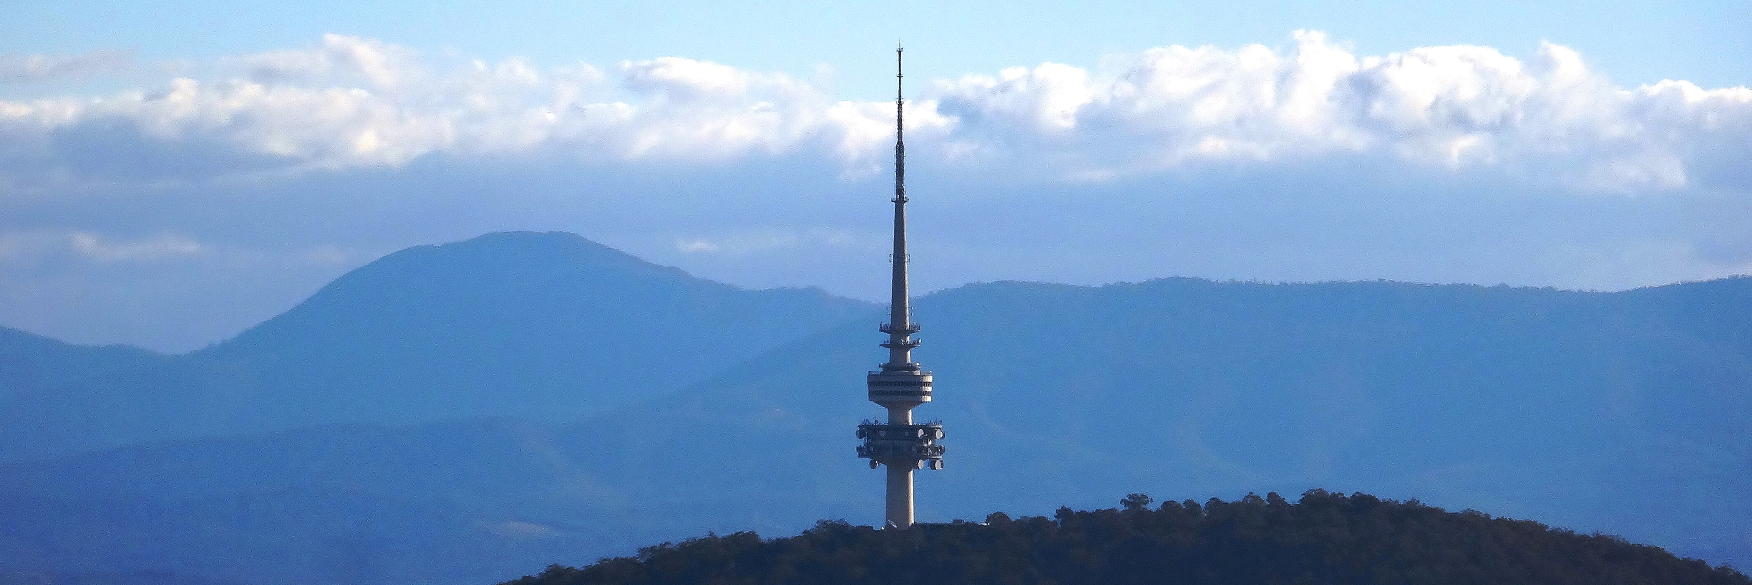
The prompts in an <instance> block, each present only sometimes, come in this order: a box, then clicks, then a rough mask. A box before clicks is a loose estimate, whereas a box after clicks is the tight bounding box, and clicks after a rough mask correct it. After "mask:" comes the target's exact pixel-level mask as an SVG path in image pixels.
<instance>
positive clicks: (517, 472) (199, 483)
mask: <svg viewBox="0 0 1752 585" xmlns="http://www.w3.org/2000/svg"><path fill="white" fill-rule="evenodd" d="M446 248H447V247H438V248H427V249H416V250H427V252H424V253H431V251H442V250H445V249H446ZM391 258H394V256H392V257H391ZM385 260H386V261H388V260H389V258H386V259H385ZM363 270H364V269H362V271H363ZM653 270H656V271H657V272H659V273H660V272H661V271H662V270H661V269H653ZM459 272H461V273H463V274H472V273H473V271H471V270H467V269H463V270H460V271H459ZM386 278H387V277H386ZM344 280H345V279H343V281H344ZM398 282H400V281H397V280H395V279H388V280H385V281H379V282H376V283H374V284H373V285H372V286H366V287H362V288H360V289H358V290H371V291H393V290H405V287H399V286H396V284H397V283H398ZM420 282H422V283H423V286H427V287H432V288H448V287H450V286H452V285H450V284H447V283H446V282H445V281H444V280H443V279H438V278H434V279H428V280H423V281H420ZM684 282H687V281H684ZM341 285H342V281H337V283H336V285H335V286H332V287H330V288H329V289H325V290H324V292H323V293H322V294H319V295H318V296H319V297H321V296H322V295H323V294H329V295H337V296H334V297H332V298H333V299H334V300H331V301H325V302H329V303H333V304H334V305H335V306H341V307H369V306H370V303H365V302H360V303H353V302H351V301H347V299H348V297H350V296H352V295H353V294H355V293H352V292H348V291H349V290H354V289H351V288H350V286H351V285H349V286H345V287H344V286H341ZM702 286H703V285H702ZM716 286H722V285H716ZM742 292H745V293H746V292H747V291H742ZM343 293H344V294H343ZM786 294H800V293H792V292H787V293H786ZM312 300H313V303H312V304H307V305H306V306H312V307H321V306H323V305H322V304H316V303H314V301H315V300H316V299H312ZM373 302H382V301H373ZM917 307H918V308H917V311H916V318H917V320H918V321H920V322H921V323H923V324H924V326H925V328H926V329H925V332H924V333H923V335H922V336H923V338H924V340H925V342H926V344H925V345H924V346H923V347H921V348H920V349H919V350H918V352H917V354H916V355H917V356H918V358H919V359H920V360H921V361H922V362H924V364H925V365H926V366H927V367H929V368H931V369H933V370H935V372H936V377H937V389H936V396H937V402H935V403H932V404H928V405H926V406H924V407H921V408H920V409H919V410H918V411H917V415H918V416H920V417H922V418H926V419H932V418H940V419H942V420H943V421H944V422H945V425H946V427H947V430H948V434H949V436H948V439H947V440H946V441H945V442H946V444H947V445H948V446H949V449H950V451H949V454H948V468H947V469H945V470H943V471H940V472H925V473H921V474H920V476H919V488H918V489H919V504H920V511H919V513H920V517H921V520H923V521H942V520H948V519H951V518H983V517H984V516H985V515H986V514H987V513H989V512H991V511H994V510H1003V511H1006V512H1009V513H1011V514H1048V513H1050V512H1051V510H1053V509H1055V508H1057V507H1058V506H1061V505H1069V506H1073V507H1083V508H1088V507H1103V506H1107V505H1111V502H1112V501H1114V500H1115V499H1116V498H1117V497H1118V496H1119V495H1123V494H1125V493H1130V492H1139V491H1142V492H1148V493H1150V494H1152V495H1155V496H1157V497H1160V498H1165V499H1176V500H1179V499H1185V498H1192V499H1200V500H1202V499H1204V498H1206V497H1210V496H1220V497H1224V498H1231V499H1232V498H1234V497H1238V496H1239V495H1242V494H1245V493H1247V492H1259V493H1264V492H1265V491H1268V490H1271V491H1278V492H1280V493H1285V494H1297V493H1301V492H1302V491H1304V490H1306V489H1310V488H1315V487H1322V488H1326V489H1330V490H1338V491H1366V492H1371V493H1375V494H1380V495H1383V496H1387V497H1396V498H1419V499H1421V500H1423V501H1424V502H1427V503H1430V504H1433V505H1438V506H1443V507H1446V508H1449V509H1463V508H1476V509H1479V510H1482V511H1485V512H1488V513H1491V514H1495V515H1500V516H1509V517H1520V518H1531V519H1536V520H1539V521H1542V522H1547V523H1551V524H1554V525H1558V526H1564V527H1570V528H1573V529H1576V530H1579V531H1583V532H1591V531H1603V532H1608V533H1616V534H1621V535H1623V536H1625V537H1627V538H1629V539H1631V540H1633V541H1638V542H1647V543H1652V544H1656V545H1660V546H1665V547H1668V548H1669V549H1670V550H1673V551H1674V552H1677V553H1679V554H1682V555H1692V556H1701V557H1702V558H1705V559H1707V560H1710V561H1712V562H1718V563H1719V562H1729V563H1733V564H1735V565H1736V566H1739V567H1741V568H1742V569H1743V568H1745V567H1747V566H1749V565H1752V541H1749V540H1748V539H1747V536H1746V535H1747V534H1752V503H1749V502H1748V501H1746V500H1745V498H1744V495H1745V494H1748V493H1752V439H1749V438H1748V435H1747V433H1745V432H1744V430H1745V429H1746V428H1752V427H1749V425H1752V394H1749V393H1748V388H1752V313H1749V312H1748V311H1747V309H1748V308H1749V307H1752V279H1747V278H1738V279H1728V280H1720V281H1712V282H1701V283H1689V284H1680V285H1672V286H1665V287H1656V288H1649V289H1640V290H1634V291H1627V292H1618V293H1591V292H1574V291H1558V290H1550V289H1528V288H1510V287H1477V286H1432V285H1417V284H1405V283H1389V282H1374V283H1327V284H1288V285H1281V284H1280V285H1272V284H1254V283H1215V282H1209V281H1202V280H1191V279H1165V280H1157V281H1150V282H1145V283H1137V284H1118V285H1110V286H1102V287H1077V286H1062V285H1046V284H1031V283H992V284H982V285H971V286H967V287H962V288H958V289H954V290H950V291H944V292H941V293H937V294H934V295H930V296H927V297H925V298H922V299H920V300H919V302H918V304H917ZM359 310H362V311H366V312H367V313H369V311H368V310H366V309H359ZM459 310H460V309H459ZM581 310H582V309H581ZM845 310H846V311H848V313H847V315H850V316H849V317H847V318H845V319H844V322H843V324H841V325H838V326H832V327H826V328H819V327H818V328H817V330H816V331H815V332H813V333H810V332H807V331H800V330H799V331H794V332H793V333H792V336H791V337H790V339H791V341H789V342H785V343H782V344H775V345H774V346H772V347H770V348H769V349H766V350H764V351H759V352H755V351H749V352H748V353H747V354H745V355H740V356H735V357H729V358H726V362H730V361H736V360H738V359H740V361H739V362H737V363H727V364H726V365H723V366H709V365H701V366H699V367H700V368H701V369H702V370H707V369H710V370H712V371H710V372H707V373H704V374H700V375H698V376H697V377H696V378H695V380H694V381H692V383H691V384H690V383H686V382H678V383H677V385H676V386H672V387H671V388H672V391H669V392H649V393H640V394H636V395H633V396H625V395H623V396H621V397H620V398H617V399H616V400H617V401H618V404H612V403H614V402H615V401H605V402H603V404H612V405H608V406H603V407H601V409H598V410H594V411H587V410H583V409H581V410H579V411H576V412H578V413H579V414H577V415H576V416H571V417H567V416H563V414H564V413H553V412H544V413H537V414H539V416H530V415H529V412H527V411H525V410H522V409H524V408H526V407H525V406H524V405H500V406H497V407H494V408H491V409H482V410H486V411H487V412H485V414H492V415H496V418H461V417H460V416H452V418H450V419H448V420H438V418H439V417H441V416H444V414H443V413H445V412H447V411H441V410H428V411H423V412H431V413H433V414H431V417H432V418H431V419H429V420H428V422H421V421H420V417H410V416H400V415H395V414H394V413H391V414H390V415H384V416H380V417H377V420H367V417H357V418H355V419H353V422H352V423H350V424H322V425H314V426H313V425H307V424H305V423H303V422H300V421H305V420H315V419H320V418H322V417H308V416H305V415H304V414H303V413H299V416H301V417H304V418H294V419H291V420H288V421H278V424H277V425H274V426H275V427H277V428H282V429H284V430H278V431H273V432H259V433H252V434H238V433H235V432H233V433H228V434H223V435H215V436H207V437H202V438H192V439H184V440H177V441H156V442H150V443H142V444H135V445H129V446H124V447H119V448H113V449H106V450H102V451H97V452H89V453H83V454H76V455H66V456H60V457H55V458H52V459H43V460H36V461H28V462H15V463H13V464H11V465H8V466H5V467H3V468H0V504H3V505H0V565H16V564H18V563H21V562H23V561H30V562H35V563H38V564H42V565H44V566H47V567H49V568H55V569H59V570H66V571H111V572H127V571H134V570H139V569H142V568H150V569H175V570H176V571H178V572H184V573H188V574H191V575H198V576H206V577H212V578H222V579H230V580H240V581H248V582H256V583H377V582H389V581H396V582H432V583H489V582H496V580H503V579H506V578H510V577H514V576H516V575H518V574H523V573H530V572H534V571H537V570H539V569H540V568H541V567H543V566H546V565H547V564H548V563H556V562H557V563H565V564H572V565H579V564H585V563H589V562H591V561H594V560H595V559H596V558H598V557H601V556H606V555H612V554H627V553H630V552H631V551H632V550H633V549H634V548H635V547H637V546H642V545H647V544H652V543H654V542H659V541H661V540H669V539H680V538H685V537H688V536H694V535H699V534H704V533H705V532H707V531H717V532H719V533H729V532H734V531H739V530H751V529H752V530H757V531H760V532H762V533H763V534H768V535H782V534H788V533H795V532H796V531H798V530H801V529H803V528H806V527H808V526H809V525H811V524H812V523H813V522H814V520H816V519H820V518H846V519H849V520H852V521H853V522H868V521H872V520H873V519H875V518H879V517H880V513H881V512H880V509H879V506H880V502H881V499H880V489H881V486H880V483H881V480H880V472H877V471H871V470H869V469H868V468H867V467H865V466H864V464H863V463H864V462H863V461H861V460H858V459H857V458H856V457H855V456H854V455H853V453H852V449H853V445H854V443H855V440H854V439H853V437H852V433H851V431H852V429H853V428H854V426H855V424H856V422H857V421H858V420H859V419H861V418H866V417H870V416H875V415H876V414H877V409H876V407H875V406H874V405H872V404H869V403H868V402H867V401H865V399H864V396H863V390H864V389H863V384H862V382H863V380H862V373H863V371H865V370H867V369H870V368H872V367H874V365H875V364H876V362H878V361H880V360H881V358H882V356H883V354H882V350H881V348H878V347H876V346H875V343H876V342H877V341H878V340H879V338H880V335H879V334H878V333H877V332H876V331H874V327H873V326H872V325H871V323H872V322H873V320H872V319H870V318H868V315H867V314H863V313H859V311H867V310H868V308H867V307H863V306H861V305H855V304H854V305H849V308H847V309H845ZM296 312H297V311H294V313H296ZM426 314H427V315H430V316H432V317H433V318H442V317H443V316H444V315H446V313H443V312H431V313H426ZM348 316H350V317H348ZM291 317H292V314H291V313H289V314H288V315H287V316H285V317H282V318H287V319H290V318H291ZM341 318H352V319H354V320H359V319H371V318H375V317H370V316H369V315H366V316H360V315H359V313H351V312H348V311H346V310H339V309H333V310H330V309H323V310H314V309H313V310H312V311H311V312H309V313H306V314H304V315H302V316H299V317H298V318H297V319H293V320H289V321H286V323H305V324H306V325H301V326H297V327H292V326H287V327H288V328H287V329H284V330H276V329H274V328H270V327H269V324H264V326H263V327H261V328H258V329H256V330H252V331H251V332H250V333H249V334H245V335H244V336H240V337H239V338H238V339H237V340H235V341H234V342H231V343H228V344H224V345H221V346H217V347H214V348H211V349H209V350H207V351H204V352H200V353H198V354H196V356H199V358H200V359H203V360H212V361H211V362H209V363H220V364H248V365H249V367H251V368H265V366H263V365H261V364H273V363H280V362H275V361H273V360H274V359H279V360H285V359H290V358H288V357H286V356H294V355H297V354H295V353H293V351H294V350H290V349H264V348H300V347H305V348H308V347H316V346H320V345H321V344H323V343H331V342H332V343H344V342H345V341H346V340H347V339H348V338H350V337H353V336H365V335H366V332H369V331H372V330H373V329H371V328H369V327H366V328H364V329H363V331H364V332H361V333H349V334H335V335H331V336H316V337H313V338H310V339H308V340H305V341H288V340H286V339H296V336H294V335H292V334H290V333H280V332H278V331H310V330H320V329H322V328H323V327H335V328H338V329H339V330H341V331H348V330H347V329H345V327H352V325H347V326H341V325H333V324H329V325H323V324H324V323H327V322H329V321H331V320H334V319H341ZM407 319H408V320H407V321H399V322H396V323H401V324H400V325H395V326H388V325H385V326H382V328H381V329H375V330H388V329H396V328H403V329H409V330H414V331H434V330H442V327H443V326H442V325H434V324H432V323H425V322H420V321H419V320H418V319H415V318H413V317H407ZM825 320H826V319H825V318H823V319H822V320H816V321H808V323H812V324H819V323H821V322H822V321H825ZM276 321H278V319H276ZM385 322H394V321H389V320H387V319H386V320H385ZM272 323H273V322H270V324H272ZM525 326H527V325H525ZM480 327H481V329H479V330H478V331H480V332H482V333H481V334H482V335H499V336H514V335H515V334H513V333H508V332H504V331H496V330H495V328H494V327H493V321H491V320H487V321H483V323H482V324H481V325H480ZM682 330H685V329H682ZM757 330H758V331H760V332H762V333H763V334H765V333H771V331H770V330H769V326H767V325H762V326H760V327H759V328H758V329H757ZM283 338H284V339H283ZM501 338H503V337H495V338H494V339H501ZM464 339H466V338H464ZM410 343H413V342H410ZM432 343H435V344H436V347H443V345H442V344H441V343H438V342H432ZM556 343H558V342H556ZM564 343H576V342H575V341H565V342H564ZM343 347H345V348H348V351H360V352H368V351H378V352H379V353H374V354H371V355H373V356H375V357H373V358H372V359H374V360H388V361H389V362H393V361H395V360H398V359H408V360H416V362H415V363H420V364H426V366H425V367H446V366H445V364H434V363H433V362H432V361H418V360H421V359H424V358H419V357H417V356H413V357H406V358H398V357H396V354H393V353H387V352H385V351H381V350H375V349H371V348H365V347H361V346H358V345H343ZM531 347H532V346H531ZM691 347H698V346H691ZM578 349H579V348H578V347H562V348H555V349H549V350H548V351H554V352H563V351H576V350H578ZM531 351H534V350H531ZM262 356H279V357H275V358H272V359H270V358H268V357H262ZM246 358H247V359H246ZM176 359H183V358H176ZM330 359H342V358H330ZM471 359H475V358H469V357H467V356H466V355H460V354H458V355H455V357H453V359H452V361H455V362H458V363H491V362H486V361H481V362H473V361H470V360H471ZM675 359H676V360H678V363H685V362H684V360H687V359H692V358H691V356H676V357H675ZM250 360H255V361H250ZM387 363H388V362H386V364H387ZM358 367H361V368H365V367H367V366H358ZM381 367H382V369H384V370H395V369H400V368H399V367H395V366H391V365H384V366H381ZM448 367H456V368H461V366H454V365H452V366H448ZM262 371H271V369H264V370H262ZM360 375H361V376H364V375H365V374H360ZM387 383H388V382H386V384H387ZM406 387H408V388H412V387H413V385H407V386H406ZM284 388H285V389H284V390H283V391H284V392H288V393H293V394H292V398H296V396H297V394H296V393H297V392H305V391H308V392H312V393H313V396H317V397H322V396H323V394H322V392H329V391H330V390H327V389H322V388H315V389H300V387H290V386H287V387H284ZM572 391H573V392H576V393H578V394H580V396H576V397H574V399H575V400H576V401H578V402H580V403H590V402H591V401H594V400H596V398H595V397H593V396H587V395H585V394H589V393H592V392H606V390H600V389H597V388H596V387H591V386H578V387H576V388H575V389H574V390H572ZM500 392H501V394H497V395H495V396H497V398H495V399H496V400H500V401H504V402H516V401H517V400H519V397H518V395H517V394H516V392H518V390H516V389H504V390H500ZM410 395H411V396H414V397H415V398H413V399H409V398H406V396H410ZM418 396H419V394H418V392H417V391H415V390H406V391H400V390H398V391H394V392H391V391H385V393H384V395H383V397H382V398H380V399H375V400H381V402H380V403H377V404H381V405H382V407H383V408H391V407H393V406H394V405H395V400H415V399H418ZM404 407H405V408H407V409H411V410H416V411H420V410H421V409H425V408H428V407H427V406H425V405H424V403H418V402H415V403H410V404H406V405H404ZM372 408H377V407H371V408H362V409H361V410H360V411H359V412H364V413H373V412H377V411H374V410H372ZM466 410H467V409H458V410H453V411H448V412H450V413H456V412H462V411H466ZM109 414H110V415H112V416H114V417H117V418H122V417H126V416H127V414H126V413H122V412H112V413H109ZM557 414H558V415H557ZM331 418H333V417H331ZM410 423H417V424H410Z"/></svg>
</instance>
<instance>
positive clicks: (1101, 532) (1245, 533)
mask: <svg viewBox="0 0 1752 585" xmlns="http://www.w3.org/2000/svg"><path fill="white" fill-rule="evenodd" d="M1150 503H1151V502H1150V499H1149V497H1148V496H1144V495H1142V494H1133V495H1131V496H1127V497H1126V499H1125V500H1123V501H1122V502H1121V504H1122V505H1123V506H1124V509H1123V510H1121V509H1106V510H1096V511H1093V512H1077V511H1072V510H1071V509H1069V508H1060V509H1059V511H1058V513H1057V514H1056V515H1055V517H1054V518H1050V519H1049V518H1044V517H1024V518H1019V519H1015V520H1011V519H1010V518H1008V517H1007V516H1005V515H1004V514H1002V513H994V514H992V515H990V516H988V517H987V518H986V521H985V523H983V524H982V523H971V522H960V521H957V522H955V523H952V524H936V525H919V526H918V527H916V528H915V529H912V530H905V531H882V530H875V529H873V528H870V527H867V526H851V525H849V524H846V523H844V522H827V521H823V522H820V523H817V524H816V526H815V528H813V529H810V530H807V531H805V532H803V533H802V534H800V535H798V536H794V537H790V538H778V539H773V540H764V541H763V540H761V538H760V537H759V536H757V535H755V534H754V533H752V532H739V533H736V534H731V535H729V536H707V537H705V538H697V539H692V540H688V541H686V542H683V543H681V544H679V545H674V544H670V543H664V544H662V545H658V546H652V547H647V548H644V549H641V550H640V551H639V554H638V556H637V557H621V558H612V559H603V560H601V561H598V562H597V563H596V564H594V565H590V566H587V567H584V568H582V569H578V568H570V567H562V566H557V565H556V566H550V567H548V569H547V570H546V571H544V572H542V573H541V574H540V575H536V576H528V577H524V578H522V579H518V580H516V581H510V582H507V583H505V584H504V585H584V584H592V585H594V584H623V583H624V584H635V583H638V584H659V583H678V584H679V583H721V584H731V583H749V584H757V583H758V584H769V583H797V584H804V583H823V584H827V583H832V584H855V583H871V584H878V583H879V584H882V585H901V584H909V583H919V584H927V583H928V584H942V583H957V584H972V583H1040V584H1046V583H1063V584H1073V583H1091V584H1094V583H1099V584H1103V585H1118V584H1125V583H1199V584H1210V585H1217V584H1227V583H1235V584H1248V585H1253V584H1260V583H1311V584H1312V583H1320V584H1350V583H1356V584H1364V583H1368V584H1376V583H1378V584H1382V585H1386V584H1396V585H1397V584H1432V585H1433V584H1447V583H1454V584H1461V583H1465V584H1484V583H1540V584H1547V585H1566V584H1576V585H1583V584H1587V585H1594V584H1601V583H1639V584H1649V585H1657V584H1665V583H1673V584H1680V583H1683V584H1689V585H1697V584H1723V585H1727V584H1746V583H1752V579H1748V578H1747V577H1746V576H1745V575H1743V574H1740V573H1738V572H1736V571H1734V570H1732V569H1730V568H1728V567H1726V566H1721V567H1715V568H1712V567H1710V566H1709V565H1708V564H1707V563H1705V562H1703V561H1700V560H1695V559H1681V558H1679V557H1676V556H1674V555H1672V554H1671V553H1668V552H1667V551H1665V550H1662V549H1660V548H1657V547H1652V546H1645V545H1638V544H1632V543H1629V542H1625V541H1624V540H1622V539H1619V538H1616V537H1612V536H1603V535H1583V534H1576V533H1574V532H1570V531H1567V530H1561V529H1553V528H1550V527H1547V526H1545V525H1543V524H1540V523H1537V522H1531V521H1525V520H1510V519H1506V518H1492V517H1490V516H1488V515H1485V514H1482V513H1479V512H1475V511H1470V510H1468V511H1465V512H1459V513H1453V512H1446V511H1443V510H1442V509H1440V508H1434V507H1430V506H1425V505H1422V504H1420V503H1418V502H1417V501H1415V500H1414V501H1410V502H1396V501H1393V500H1381V499H1378V498H1376V497H1374V496H1370V495H1366V494H1361V493H1358V494H1353V495H1350V496H1345V495H1342V494H1334V493H1328V492H1325V491H1322V490H1312V491H1309V492H1307V493H1305V494H1303V495H1302V498H1301V500H1300V501H1299V502H1297V503H1290V502H1288V501H1285V500H1284V499H1283V498H1282V497H1279V496H1278V495H1277V494H1276V493H1271V494H1268V495H1267V496H1266V497H1264V498H1260V497H1258V496H1255V495H1248V496H1247V497H1245V498H1242V499H1240V500H1238V501H1234V502H1224V501H1222V500H1219V499H1216V498H1212V499H1211V500H1209V501H1207V502H1205V503H1204V504H1202V505H1201V504H1199V503H1197V502H1194V501H1192V500H1187V501H1186V502H1185V503H1180V502H1166V503H1163V504H1162V505H1161V506H1160V507H1159V508H1155V509H1151V508H1150V507H1149V504H1150Z"/></svg>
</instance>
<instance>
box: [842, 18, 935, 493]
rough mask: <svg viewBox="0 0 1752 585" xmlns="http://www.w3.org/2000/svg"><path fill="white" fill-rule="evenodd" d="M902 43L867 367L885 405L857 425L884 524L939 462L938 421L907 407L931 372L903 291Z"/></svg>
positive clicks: (924, 393) (877, 399)
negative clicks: (884, 288)
mask: <svg viewBox="0 0 1752 585" xmlns="http://www.w3.org/2000/svg"><path fill="white" fill-rule="evenodd" d="M902 50H903V49H901V48H895V50H894V67H895V75H894V78H895V82H894V256H893V258H892V260H891V262H892V264H893V265H894V274H893V286H892V288H891V290H890V291H889V293H890V296H889V313H888V323H885V324H883V325H882V326H881V327H878V328H877V329H879V330H880V331H882V332H883V333H887V334H888V340H887V341H884V342H882V347H886V348H888V363H885V364H882V366H881V368H882V369H880V370H878V371H874V372H870V373H869V375H868V376H867V378H866V381H867V382H868V384H869V391H870V401H871V402H874V403H876V404H879V405H881V406H882V407H883V408H886V409H888V422H887V423H881V422H877V421H865V422H864V423H863V424H860V425H858V438H860V439H863V440H864V443H863V444H862V445H859V446H858V456H859V457H863V458H867V459H869V460H870V468H871V469H875V468H877V467H879V466H884V465H885V466H887V467H888V498H887V499H888V514H887V526H889V527H894V528H906V527H909V526H912V524H913V476H912V474H913V470H915V469H924V468H925V467H926V466H929V467H930V468H931V469H942V468H943V446H942V445H939V444H937V441H938V440H939V439H942V438H943V424H942V423H937V422H931V423H924V424H913V418H912V409H913V408H914V407H917V406H918V405H921V404H924V403H926V402H930V401H931V373H930V372H927V371H924V370H923V369H921V368H920V367H919V364H918V363H916V362H913V361H912V350H913V348H915V347H918V346H919V341H918V340H917V339H913V338H912V334H914V333H918V332H919V325H918V324H917V323H914V322H913V321H912V310H911V306H910V305H909V299H908V296H907V286H906V285H907V283H906V265H907V262H908V260H909V258H908V257H907V253H906V141H905V140H904V137H903V132H904V125H903V124H902V113H901V104H902V98H901V80H902V79H903V77H902V74H901V51H902Z"/></svg>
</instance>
